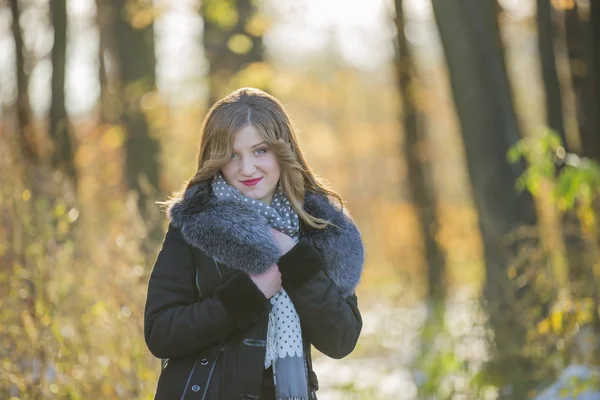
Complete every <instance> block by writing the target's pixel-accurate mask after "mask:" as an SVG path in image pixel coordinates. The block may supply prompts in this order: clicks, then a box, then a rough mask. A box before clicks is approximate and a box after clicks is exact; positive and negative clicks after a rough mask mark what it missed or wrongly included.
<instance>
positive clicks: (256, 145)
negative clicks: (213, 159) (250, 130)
mask: <svg viewBox="0 0 600 400" xmlns="http://www.w3.org/2000/svg"><path fill="white" fill-rule="evenodd" d="M266 143H267V142H264V141H263V142H260V143H258V144H255V145H254V146H252V147H250V148H251V149H254V148H256V147H258V146H261V145H263V144H266ZM233 151H238V150H236V148H235V147H234V148H233Z"/></svg>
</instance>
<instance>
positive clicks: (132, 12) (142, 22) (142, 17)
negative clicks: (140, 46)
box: [125, 0, 160, 30]
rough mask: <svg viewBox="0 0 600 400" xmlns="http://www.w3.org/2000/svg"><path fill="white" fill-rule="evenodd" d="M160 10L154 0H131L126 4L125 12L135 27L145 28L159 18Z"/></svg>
mask: <svg viewBox="0 0 600 400" xmlns="http://www.w3.org/2000/svg"><path fill="white" fill-rule="evenodd" d="M159 11H160V10H159V9H158V8H157V7H155V6H154V5H153V4H152V2H151V1H150V2H148V1H140V0H138V1H129V2H128V3H127V4H126V6H125V13H126V16H127V19H128V20H129V24H130V25H131V27H132V28H133V29H139V30H141V29H144V28H146V27H148V26H149V25H150V24H152V23H153V22H154V20H155V19H156V18H158V16H159V14H160V12H159Z"/></svg>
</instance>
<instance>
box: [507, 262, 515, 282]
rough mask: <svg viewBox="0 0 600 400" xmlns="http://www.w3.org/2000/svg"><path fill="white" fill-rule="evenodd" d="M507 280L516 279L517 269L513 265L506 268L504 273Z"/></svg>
mask: <svg viewBox="0 0 600 400" xmlns="http://www.w3.org/2000/svg"><path fill="white" fill-rule="evenodd" d="M506 273H507V275H508V278H509V279H510V280H513V279H515V278H516V277H517V267H515V266H514V265H511V266H510V267H508V270H507V271H506Z"/></svg>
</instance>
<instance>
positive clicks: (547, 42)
mask: <svg viewBox="0 0 600 400" xmlns="http://www.w3.org/2000/svg"><path fill="white" fill-rule="evenodd" d="M553 13H554V12H553V9H552V5H551V4H550V1H548V0H537V14H536V15H537V32H538V50H539V53H540V66H541V71H542V78H543V81H544V90H545V91H546V98H545V100H546V121H547V124H548V127H549V128H550V129H552V130H553V131H554V132H556V133H557V134H558V135H559V136H560V138H561V140H562V142H563V146H565V148H568V147H567V139H566V135H565V122H564V118H563V109H562V95H561V91H560V83H559V81H558V72H557V69H556V56H555V51H554V35H555V27H554V22H553V18H554V15H553Z"/></svg>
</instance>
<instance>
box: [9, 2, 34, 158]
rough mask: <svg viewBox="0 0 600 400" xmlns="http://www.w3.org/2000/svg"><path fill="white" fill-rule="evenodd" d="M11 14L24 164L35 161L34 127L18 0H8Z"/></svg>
mask: <svg viewBox="0 0 600 400" xmlns="http://www.w3.org/2000/svg"><path fill="white" fill-rule="evenodd" d="M10 10H11V13H12V26H11V28H12V34H13V38H14V40H15V70H16V72H17V122H18V127H19V132H18V142H19V147H20V149H21V153H22V154H23V159H24V160H25V162H35V161H37V158H38V157H37V151H36V147H35V138H34V127H33V121H32V117H31V105H30V103H29V92H28V86H29V82H28V76H27V73H26V69H25V56H24V44H23V34H22V32H21V26H20V24H19V21H20V19H21V10H20V8H19V1H18V0H10Z"/></svg>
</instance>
